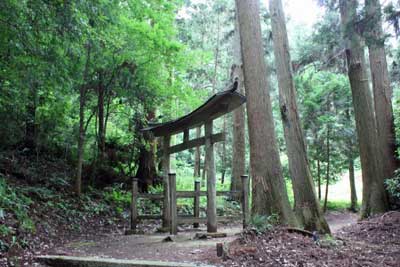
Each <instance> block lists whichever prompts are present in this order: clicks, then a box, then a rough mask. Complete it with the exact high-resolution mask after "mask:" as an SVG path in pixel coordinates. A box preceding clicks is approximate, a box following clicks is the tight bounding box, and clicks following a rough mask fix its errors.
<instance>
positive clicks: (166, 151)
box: [162, 135, 171, 229]
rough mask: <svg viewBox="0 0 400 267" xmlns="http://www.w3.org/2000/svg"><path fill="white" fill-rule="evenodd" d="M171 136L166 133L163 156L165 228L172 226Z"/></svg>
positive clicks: (163, 222) (163, 220)
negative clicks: (170, 193) (169, 177)
mask: <svg viewBox="0 0 400 267" xmlns="http://www.w3.org/2000/svg"><path fill="white" fill-rule="evenodd" d="M170 141H171V136H170V135H166V136H164V137H163V142H162V145H163V157H162V173H163V186H164V201H163V219H162V226H163V228H164V229H166V228H169V227H170V222H171V218H170V216H171V215H170V199H169V182H168V174H169V171H170V157H169V146H170Z"/></svg>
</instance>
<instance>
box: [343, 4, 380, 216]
mask: <svg viewBox="0 0 400 267" xmlns="http://www.w3.org/2000/svg"><path fill="white" fill-rule="evenodd" d="M356 9H357V1H356V0H341V1H340V13H341V23H342V27H343V32H344V35H345V36H344V38H345V41H346V42H347V47H346V56H347V65H348V75H349V80H350V87H351V91H352V97H353V106H354V114H355V119H356V128H357V135H358V140H359V146H360V159H361V168H362V175H363V203H362V208H361V217H362V218H365V217H368V216H370V215H372V214H376V213H381V212H385V211H386V210H387V208H388V203H387V195H386V192H385V188H384V185H383V170H382V165H381V158H382V153H381V149H380V147H379V140H378V133H377V128H376V121H375V116H374V107H373V103H372V95H371V92H370V88H369V83H368V77H367V74H366V64H365V57H364V50H363V46H362V45H361V37H360V36H359V34H358V33H357V29H356V25H355V21H356V20H357V17H356V16H357V14H356Z"/></svg>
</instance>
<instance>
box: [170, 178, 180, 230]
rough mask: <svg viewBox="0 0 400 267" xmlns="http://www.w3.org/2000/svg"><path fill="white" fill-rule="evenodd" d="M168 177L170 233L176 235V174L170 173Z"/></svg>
mask: <svg viewBox="0 0 400 267" xmlns="http://www.w3.org/2000/svg"><path fill="white" fill-rule="evenodd" d="M168 176H169V193H170V194H169V199H170V212H171V214H170V219H171V222H170V233H171V234H172V235H176V234H177V233H178V222H177V219H178V215H177V210H176V174H175V173H170V174H168Z"/></svg>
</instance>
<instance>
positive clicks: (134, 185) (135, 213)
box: [131, 178, 139, 231]
mask: <svg viewBox="0 0 400 267" xmlns="http://www.w3.org/2000/svg"><path fill="white" fill-rule="evenodd" d="M138 194H139V191H138V179H137V178H133V179H132V202H131V230H132V231H136V226H137V222H138V211H137V205H136V204H137V196H138Z"/></svg>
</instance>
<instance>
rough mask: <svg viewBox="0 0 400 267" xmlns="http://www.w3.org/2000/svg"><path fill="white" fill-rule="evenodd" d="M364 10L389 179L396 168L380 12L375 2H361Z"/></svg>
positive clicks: (385, 177)
mask: <svg viewBox="0 0 400 267" xmlns="http://www.w3.org/2000/svg"><path fill="white" fill-rule="evenodd" d="M365 7H366V10H367V18H368V21H367V25H368V27H367V29H368V31H367V33H366V35H367V36H366V41H367V45H368V49H369V62H370V68H371V77H372V86H373V92H374V103H375V117H376V123H377V129H378V137H379V146H380V147H381V149H382V153H383V158H384V159H385V160H383V161H382V165H383V166H382V169H383V178H384V179H387V178H390V177H393V174H394V171H395V170H396V169H397V167H398V162H397V159H396V140H395V131H394V120H393V108H392V88H391V86H390V80H389V72H388V66H387V62H386V53H385V37H384V35H383V32H382V14H381V13H382V12H381V5H380V2H379V0H365Z"/></svg>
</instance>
